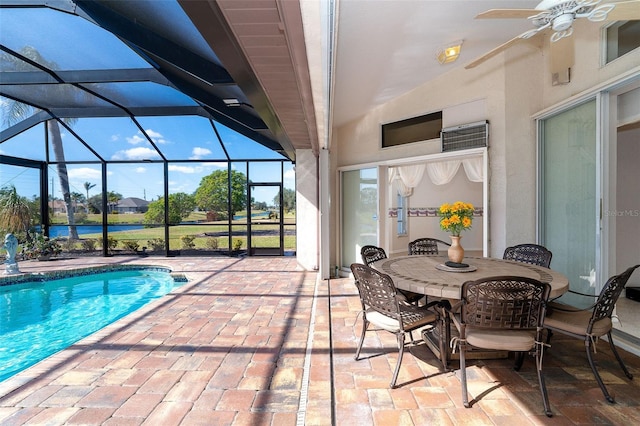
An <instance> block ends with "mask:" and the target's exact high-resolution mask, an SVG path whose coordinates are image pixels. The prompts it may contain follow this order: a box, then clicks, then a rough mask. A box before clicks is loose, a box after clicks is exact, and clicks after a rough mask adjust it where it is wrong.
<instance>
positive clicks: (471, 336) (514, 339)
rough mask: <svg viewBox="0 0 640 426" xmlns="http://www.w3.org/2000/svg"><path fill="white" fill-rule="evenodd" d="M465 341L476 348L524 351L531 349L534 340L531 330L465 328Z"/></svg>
mask: <svg viewBox="0 0 640 426" xmlns="http://www.w3.org/2000/svg"><path fill="white" fill-rule="evenodd" d="M466 335H467V343H469V344H470V345H472V346H475V347H477V348H483V349H497V350H502V351H516V352H524V351H528V350H530V349H532V348H533V347H534V344H535V340H536V333H535V331H533V330H490V329H479V328H472V329H469V328H467V330H466Z"/></svg>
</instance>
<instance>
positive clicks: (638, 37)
mask: <svg viewBox="0 0 640 426" xmlns="http://www.w3.org/2000/svg"><path fill="white" fill-rule="evenodd" d="M606 38H607V40H606V58H607V59H606V63H607V64H608V63H609V62H611V61H613V60H614V59H617V58H619V57H621V56H622V55H626V54H627V53H629V52H631V51H632V50H634V49H637V48H638V47H640V21H622V22H616V23H615V24H613V25H611V26H610V27H608V28H607V32H606Z"/></svg>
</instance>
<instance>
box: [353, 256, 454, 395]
mask: <svg viewBox="0 0 640 426" xmlns="http://www.w3.org/2000/svg"><path fill="white" fill-rule="evenodd" d="M351 271H352V272H353V276H354V278H355V283H356V287H357V288H358V293H359V295H360V302H361V303H362V334H361V336H360V342H359V343H358V348H357V350H356V355H355V357H354V358H355V359H356V361H357V360H359V359H360V351H361V350H362V344H363V343H364V339H365V335H366V332H367V330H368V329H369V325H370V324H371V325H373V326H374V327H377V328H380V329H382V330H385V331H388V332H390V333H393V334H395V335H396V338H397V340H398V351H399V353H398V362H397V363H396V368H395V371H394V372H393V377H392V379H391V383H390V387H391V388H395V387H396V381H397V379H398V373H399V372H400V365H401V364H402V356H403V354H404V347H405V334H406V333H409V337H410V338H411V343H415V341H414V339H413V333H412V332H413V331H414V330H417V329H419V328H422V327H425V326H428V325H430V324H431V325H433V324H435V322H436V321H438V320H439V318H440V317H439V316H438V315H437V314H436V313H435V312H434V311H431V310H429V309H428V307H431V306H433V305H436V304H437V303H438V302H433V303H432V304H430V305H429V306H422V307H417V306H413V305H407V304H404V303H402V302H401V299H400V298H399V297H398V292H397V290H396V286H395V285H394V284H393V280H392V279H391V277H390V276H389V275H387V274H383V273H381V272H378V271H376V270H375V269H373V268H370V267H369V266H367V265H363V264H360V263H354V264H352V265H351ZM442 347H444V345H442Z"/></svg>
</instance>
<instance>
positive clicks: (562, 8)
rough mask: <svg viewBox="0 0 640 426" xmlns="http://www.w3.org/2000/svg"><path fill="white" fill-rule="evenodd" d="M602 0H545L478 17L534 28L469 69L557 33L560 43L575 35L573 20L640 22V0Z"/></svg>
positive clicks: (484, 13)
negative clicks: (533, 39) (523, 22)
mask: <svg viewBox="0 0 640 426" xmlns="http://www.w3.org/2000/svg"><path fill="white" fill-rule="evenodd" d="M601 2H602V0H542V2H540V4H538V5H537V6H536V7H535V9H491V10H487V11H486V12H483V13H481V14H479V15H478V16H476V19H529V20H530V21H531V24H532V25H533V27H534V28H533V29H531V30H528V31H525V32H524V33H522V34H520V35H519V36H517V37H514V38H512V39H511V40H509V41H507V42H506V43H503V44H501V45H500V46H498V47H496V48H495V49H492V50H490V51H489V52H487V53H485V54H484V55H482V56H480V57H479V58H477V59H475V60H474V61H472V62H470V63H469V64H467V65H466V66H465V68H467V69H469V68H473V67H475V66H477V65H480V64H481V63H483V62H484V61H486V60H487V59H489V58H492V57H494V56H496V55H497V54H498V53H500V52H502V51H504V50H506V49H507V48H509V47H510V46H512V45H514V44H516V43H518V42H519V41H521V40H525V39H528V38H531V37H534V36H536V35H538V34H543V33H545V32H547V31H549V30H550V31H553V34H551V42H552V43H557V42H559V41H560V40H562V39H565V38H566V37H569V36H570V35H571V34H572V33H573V21H574V20H576V19H580V18H587V19H589V20H590V21H593V22H601V21H632V20H640V0H631V1H615V0H613V1H609V2H607V3H604V4H600V3H601Z"/></svg>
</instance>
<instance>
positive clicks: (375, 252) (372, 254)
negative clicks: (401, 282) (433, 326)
mask: <svg viewBox="0 0 640 426" xmlns="http://www.w3.org/2000/svg"><path fill="white" fill-rule="evenodd" d="M360 255H361V256H362V262H363V263H364V264H365V265H367V266H369V265H370V264H372V263H373V262H376V261H378V260H382V259H386V258H387V253H386V252H385V251H384V249H383V248H382V247H376V246H372V245H367V246H363V247H362V248H361V249H360ZM397 290H398V292H400V293H401V294H402V295H403V296H404V298H405V299H406V302H407V303H411V304H414V305H417V304H418V303H419V302H420V299H422V298H424V297H425V296H424V294H420V293H414V292H412V291H408V290H402V289H397Z"/></svg>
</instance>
